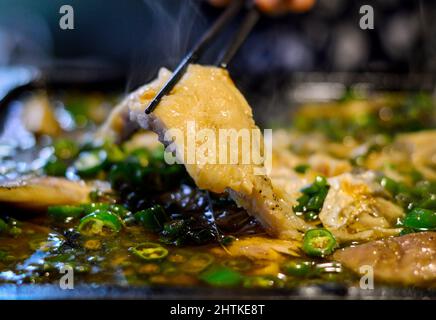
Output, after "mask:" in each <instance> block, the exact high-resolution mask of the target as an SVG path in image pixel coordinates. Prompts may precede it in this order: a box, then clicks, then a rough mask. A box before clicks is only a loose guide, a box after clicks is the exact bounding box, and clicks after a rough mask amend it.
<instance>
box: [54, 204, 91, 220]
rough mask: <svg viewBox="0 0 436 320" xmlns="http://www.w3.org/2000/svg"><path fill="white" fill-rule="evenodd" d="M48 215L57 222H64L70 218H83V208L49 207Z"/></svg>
mask: <svg viewBox="0 0 436 320" xmlns="http://www.w3.org/2000/svg"><path fill="white" fill-rule="evenodd" d="M47 213H48V215H49V217H51V218H52V219H55V220H62V221H64V220H65V219H68V218H73V219H78V218H80V217H82V216H83V214H84V211H83V208H81V207H77V206H68V205H65V206H51V207H48V209H47Z"/></svg>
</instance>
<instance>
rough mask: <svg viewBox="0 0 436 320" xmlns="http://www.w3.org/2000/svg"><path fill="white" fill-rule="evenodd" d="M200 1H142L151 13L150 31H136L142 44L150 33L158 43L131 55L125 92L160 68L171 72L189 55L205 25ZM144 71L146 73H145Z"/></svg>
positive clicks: (143, 81)
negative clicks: (141, 38)
mask: <svg viewBox="0 0 436 320" xmlns="http://www.w3.org/2000/svg"><path fill="white" fill-rule="evenodd" d="M199 2H200V1H195V0H186V1H176V0H159V1H156V0H144V6H145V7H146V9H147V10H149V11H150V12H149V14H148V15H147V16H148V17H150V19H151V21H150V24H151V28H150V29H149V30H143V31H136V32H142V33H143V34H144V41H146V37H147V34H153V39H158V41H156V42H155V43H152V44H151V46H150V47H149V48H145V50H138V52H135V53H134V56H133V58H132V68H131V71H130V75H129V77H128V83H127V87H126V90H127V91H131V90H132V89H134V88H135V87H137V86H138V85H140V84H143V83H146V82H148V81H149V80H150V79H152V78H154V77H155V76H156V74H157V71H158V69H159V68H160V67H167V68H169V69H171V70H172V69H174V67H175V66H176V65H177V64H178V62H179V61H180V60H181V58H182V57H183V56H184V55H185V54H186V53H187V52H188V50H189V49H190V48H191V46H192V45H193V43H194V41H195V40H196V39H197V38H198V37H199V36H200V35H201V34H202V31H203V30H204V28H205V25H206V19H205V18H204V17H203V15H202V13H201V12H200V10H199V7H198V4H199ZM139 53H140V54H139ZM143 70H147V71H148V73H147V74H144V73H145V72H144V71H143Z"/></svg>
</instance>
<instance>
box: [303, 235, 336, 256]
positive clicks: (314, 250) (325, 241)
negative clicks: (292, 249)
mask: <svg viewBox="0 0 436 320" xmlns="http://www.w3.org/2000/svg"><path fill="white" fill-rule="evenodd" d="M335 248H336V239H335V237H334V236H333V235H332V234H331V233H330V231H328V230H326V229H311V230H309V231H307V232H306V234H305V235H304V239H303V251H304V252H305V253H306V254H308V255H309V256H315V257H325V256H327V255H329V254H331V253H332V252H333V251H334V249H335Z"/></svg>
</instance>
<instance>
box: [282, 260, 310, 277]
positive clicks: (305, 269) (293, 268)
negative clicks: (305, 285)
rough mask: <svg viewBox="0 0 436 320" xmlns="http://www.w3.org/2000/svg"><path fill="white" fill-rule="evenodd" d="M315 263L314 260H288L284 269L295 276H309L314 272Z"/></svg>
mask: <svg viewBox="0 0 436 320" xmlns="http://www.w3.org/2000/svg"><path fill="white" fill-rule="evenodd" d="M314 267H315V264H314V263H313V262H312V261H301V260H292V261H288V262H286V263H285V264H284V265H283V266H282V269H283V271H284V272H285V273H286V274H288V275H291V276H294V277H307V276H310V275H312V274H313V273H314Z"/></svg>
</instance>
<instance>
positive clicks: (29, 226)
mask: <svg viewBox="0 0 436 320" xmlns="http://www.w3.org/2000/svg"><path fill="white" fill-rule="evenodd" d="M26 99H28V98H26ZM383 99H384V100H380V98H369V99H367V98H361V97H355V96H350V95H348V96H347V97H345V98H344V100H343V101H339V102H335V103H330V104H328V105H322V106H321V105H315V106H314V105H310V106H303V107H302V108H301V109H300V111H299V112H297V114H296V115H295V117H294V120H293V122H292V126H290V128H285V129H284V131H283V132H285V134H284V135H281V136H280V137H281V139H282V140H283V141H282V143H283V148H286V149H287V150H288V151H290V152H292V153H293V154H295V155H297V156H298V157H299V159H300V161H299V162H298V163H296V165H295V166H294V167H293V168H292V170H294V171H295V173H296V174H297V175H301V177H306V178H307V179H308V181H309V182H308V183H306V185H305V187H304V189H301V192H300V193H299V196H298V198H297V199H296V203H295V206H294V211H296V213H297V214H298V215H299V216H300V217H302V218H303V219H305V221H307V222H308V223H311V224H313V225H314V226H315V227H322V225H321V222H320V220H319V215H320V214H321V209H322V206H323V203H324V201H326V195H327V193H328V192H329V188H331V186H330V185H329V184H328V183H327V182H326V181H327V180H325V179H326V178H327V177H329V176H334V174H332V173H331V172H329V170H330V169H329V168H323V167H317V166H316V164H315V163H310V156H312V155H315V154H318V153H322V154H327V155H329V157H331V158H332V159H335V160H338V161H342V162H341V164H343V163H346V164H347V165H348V166H350V168H351V169H350V170H354V171H359V170H362V168H370V169H373V170H377V171H378V172H379V173H380V174H379V176H378V180H377V181H378V183H379V184H380V186H381V188H383V189H384V192H385V193H386V198H388V199H389V201H391V202H392V203H394V204H395V205H397V206H398V207H401V208H402V209H403V210H404V211H406V212H407V214H406V216H405V218H401V219H398V221H397V222H396V223H395V227H397V228H401V234H413V233H417V232H420V231H427V230H434V221H433V220H431V219H434V214H435V211H434V210H436V206H435V199H434V198H435V197H436V182H435V180H433V179H432V176H431V172H432V170H435V168H434V167H432V165H431V164H428V165H427V166H425V164H423V166H425V168H424V169H425V170H423V169H422V168H421V167H419V166H418V167H417V165H416V164H415V163H410V162H401V161H391V162H389V161H387V159H388V158H387V157H388V156H387V155H386V154H385V153H384V151H385V150H387V149H389V148H391V146H392V145H394V144H395V143H394V142H395V139H396V138H397V137H398V136H399V134H400V133H401V132H417V131H421V130H425V129H427V130H428V129H432V128H434V117H435V108H434V106H433V102H432V101H431V99H430V97H428V96H426V95H424V94H419V95H386V96H384V97H383ZM113 100H114V99H113V98H112V97H109V98H107V97H105V96H102V95H89V94H80V93H76V94H73V95H71V94H70V95H58V94H54V95H51V96H49V97H48V100H47V101H49V102H50V105H55V107H54V109H53V110H56V112H55V113H53V114H52V115H48V116H47V117H48V118H50V117H51V116H53V117H54V118H57V121H58V122H59V123H61V124H62V121H67V122H68V126H65V124H64V125H63V126H62V125H61V126H60V127H59V128H58V131H59V132H56V130H54V131H53V130H52V129H51V130H50V129H47V128H43V126H42V128H37V129H34V128H33V129H32V130H33V133H32V135H33V134H34V136H35V137H36V144H35V146H33V147H31V148H28V149H26V150H18V149H14V148H13V147H11V148H9V149H7V147H6V144H3V145H4V146H5V147H4V149H5V150H6V149H7V150H8V152H9V153H7V152H5V154H2V159H1V163H2V164H1V165H0V166H1V170H2V174H3V179H4V180H7V179H11V178H14V179H15V178H17V177H19V176H26V177H27V176H28V175H32V174H37V175H42V176H46V175H48V176H57V177H67V178H68V179H70V180H72V181H77V180H80V179H83V180H86V181H90V182H91V181H92V187H90V192H89V199H90V201H83V202H82V201H78V202H79V203H76V204H72V205H64V204H55V205H50V206H48V209H47V208H46V207H43V208H36V207H35V208H32V205H33V204H34V203H33V204H32V203H31V204H30V205H29V206H26V208H23V206H20V205H19V204H20V203H9V204H7V205H6V204H5V205H2V209H1V213H0V214H1V215H0V218H1V220H0V282H2V283H15V284H22V283H57V282H58V281H59V279H60V277H61V276H62V274H61V273H60V272H59V270H60V269H61V268H62V267H65V266H68V267H71V268H72V270H74V275H75V281H76V283H97V284H120V285H135V286H136V285H137V286H141V285H171V286H216V287H246V288H285V287H295V286H301V285H306V284H317V283H326V282H339V283H344V284H346V285H353V284H358V283H359V278H360V276H359V275H358V274H357V273H356V272H353V271H352V270H349V269H348V268H347V267H345V265H343V264H341V263H339V262H337V261H335V259H334V256H331V255H330V254H331V253H332V252H327V253H326V254H321V255H318V256H317V254H316V253H315V254H312V253H311V252H310V250H309V251H308V250H307V248H305V247H304V246H302V245H299V246H297V249H296V252H295V254H294V253H291V254H288V253H285V254H281V253H280V250H278V249H277V250H276V249H271V250H270V249H268V254H270V255H271V256H268V257H266V259H259V258H257V256H256V255H252V254H251V253H250V254H246V255H243V254H242V255H241V254H240V252H239V251H238V252H237V253H235V252H236V251H232V250H233V248H234V247H233V246H234V245H235V243H236V244H237V243H238V241H240V239H250V237H253V236H255V237H258V238H256V239H269V238H268V236H267V235H266V234H265V231H264V230H263V228H262V227H261V226H260V224H259V223H258V222H257V221H256V220H255V219H254V218H253V217H251V216H249V215H248V214H247V213H246V211H245V210H244V209H242V208H239V207H238V206H237V205H236V204H235V203H234V202H233V200H231V199H230V197H229V196H228V195H226V194H214V193H211V192H207V191H205V190H200V189H199V188H197V187H196V186H195V184H194V183H193V181H192V179H191V178H190V177H189V175H188V174H187V173H186V171H185V169H184V167H183V166H182V165H171V166H169V165H167V164H166V163H165V162H164V159H163V148H162V147H160V146H159V145H155V144H153V143H151V144H150V146H149V147H148V146H144V144H140V145H139V146H138V145H135V143H132V141H134V139H130V140H129V141H127V142H125V143H123V144H121V145H115V144H113V143H109V142H104V143H101V144H99V145H95V144H91V143H89V139H88V140H87V139H86V137H87V135H89V132H92V131H94V130H95V128H96V127H97V126H98V125H99V123H101V121H102V120H103V119H104V118H105V117H106V115H107V113H108V111H109V108H108V106H109V105H110V104H111V103H112V101H113ZM54 101H58V103H57V104H54V103H53V102H54ZM59 102H61V103H59ZM25 104H26V103H25ZM354 104H361V107H360V109H359V110H363V111H362V112H359V113H358V114H356V113H352V112H350V113H347V112H341V110H346V109H347V110H349V109H352V108H353V105H354ZM381 104H384V105H383V106H380V105H381ZM23 110H26V108H24V109H23ZM53 110H51V111H53ZM23 112H26V111H23ZM46 112H50V110H48V111H46ZM60 116H61V117H64V120H62V119H61V120H60V121H59V117H60ZM65 119H67V120H65ZM46 122H48V121H46ZM50 135H51V136H52V138H47V137H48V136H50ZM137 138H138V137H137ZM138 139H141V137H139V138H138ZM142 139H143V137H142ZM82 141H83V142H82ZM87 141H88V142H87ZM288 141H291V142H290V143H288ZM309 141H310V143H309ZM316 141H318V142H319V143H316ZM35 150H37V151H38V152H36V151H35ZM29 153H31V154H32V155H34V154H38V155H39V156H40V158H36V159H34V160H33V162H35V161H36V162H38V161H39V162H40V163H41V164H40V165H39V166H37V165H35V166H30V168H29V167H27V168H26V169H25V170H24V169H22V168H21V169H20V166H18V165H16V166H15V167H14V165H13V164H11V163H15V164H17V163H18V162H19V161H18V159H21V158H22V159H26V160H28V159H29V156H28V154H29ZM47 154H48V155H47ZM26 157H27V158H26ZM27 162H28V161H27ZM388 162H389V163H388ZM380 163H384V164H386V166H380ZM418 164H421V163H420V162H418ZM433 165H434V164H433ZM426 170H428V171H426ZM429 172H430V173H429ZM433 172H434V171H433ZM96 181H98V183H96ZM55 196H56V194H54V197H55ZM34 202H38V201H34ZM309 202H310V205H309ZM17 204H18V206H17ZM17 207H20V209H17ZM419 210H421V211H419ZM422 212H424V213H426V214H427V215H426V216H427V217H428V219H429V221H428V226H427V227H426V226H424V227H422V226H420V225H419V221H418V223H417V222H416V221H415V220H416V219H415V220H414V219H413V218H414V215H419V214H421V213H422ZM432 221H433V222H432ZM432 223H433V224H432ZM330 235H331V234H330ZM318 236H319V235H318ZM386 237H387V236H386ZM382 238H383V237H382ZM271 240H273V239H271ZM260 241H262V240H260ZM265 241H268V240H265ZM363 242H364V241H361V240H350V241H343V242H341V243H340V244H336V243H335V246H334V247H333V246H332V248H331V249H332V250H339V247H347V246H349V245H350V244H357V243H363ZM313 249H314V248H313V247H312V250H313ZM315 249H316V248H315ZM249 250H250V249H249ZM388 283H389V281H388ZM425 285H431V283H430V284H429V283H426V284H425Z"/></svg>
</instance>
